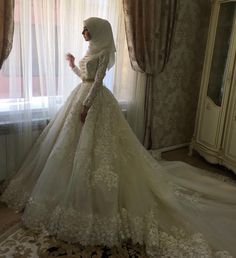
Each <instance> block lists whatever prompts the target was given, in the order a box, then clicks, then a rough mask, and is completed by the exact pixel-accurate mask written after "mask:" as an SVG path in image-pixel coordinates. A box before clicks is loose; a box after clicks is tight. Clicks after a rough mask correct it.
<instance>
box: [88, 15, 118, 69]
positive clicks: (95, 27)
mask: <svg viewBox="0 0 236 258" xmlns="http://www.w3.org/2000/svg"><path fill="white" fill-rule="evenodd" d="M84 26H85V27H86V28H87V29H88V31H89V33H90V35H91V40H90V41H89V47H88V51H87V52H86V56H94V55H99V54H100V53H101V52H103V51H104V50H106V51H108V52H109V54H110V56H109V62H108V69H110V68H111V67H112V66H113V65H114V63H115V51H116V48H115V42H114V38H113V34H112V28H111V24H110V23H109V22H108V21H107V20H105V19H101V18H98V17H90V18H88V19H87V20H85V21H84Z"/></svg>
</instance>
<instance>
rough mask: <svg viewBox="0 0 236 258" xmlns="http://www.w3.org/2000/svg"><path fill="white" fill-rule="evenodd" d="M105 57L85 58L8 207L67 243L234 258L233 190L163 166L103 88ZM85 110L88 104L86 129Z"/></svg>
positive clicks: (15, 182)
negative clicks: (130, 244) (127, 245)
mask: <svg viewBox="0 0 236 258" xmlns="http://www.w3.org/2000/svg"><path fill="white" fill-rule="evenodd" d="M108 59H109V57H108V54H107V53H106V52H104V53H102V54H101V55H99V56H97V57H96V56H95V57H94V58H92V59H89V58H86V57H85V58H83V59H82V60H81V61H80V65H79V68H77V67H76V68H75V69H74V71H75V72H76V73H77V74H78V75H79V76H80V77H81V79H82V80H83V82H82V83H81V84H80V85H79V86H77V87H76V88H75V89H74V90H73V91H72V93H71V94H70V96H69V98H68V99H67V101H66V103H65V104H64V106H63V107H62V108H61V109H60V110H59V112H58V113H57V115H56V116H55V118H54V119H52V120H51V121H50V123H49V124H48V126H47V127H46V128H45V129H44V130H43V132H42V134H41V135H40V136H39V138H38V139H37V141H36V143H35V144H34V146H33V148H32V150H31V152H30V153H29V155H28V157H27V158H26V160H25V161H24V163H23V164H22V166H21V168H20V170H19V171H18V173H17V174H16V175H15V176H14V178H13V179H12V180H11V181H10V184H9V185H8V187H7V188H6V190H5V192H4V193H3V195H2V197H1V200H3V201H4V202H6V203H7V204H8V205H9V206H11V207H13V208H14V209H17V210H23V209H24V213H23V223H24V224H25V225H26V226H27V227H29V228H32V229H39V230H40V229H46V230H47V231H48V232H49V233H50V234H53V235H55V236H56V237H58V238H59V239H62V240H65V241H68V242H72V243H74V242H79V243H81V244H83V245H97V244H101V245H107V246H113V245H120V244H121V243H122V242H123V241H126V240H129V239H131V240H132V241H133V242H134V243H137V242H139V243H141V244H145V246H146V251H147V253H148V254H149V255H150V256H151V257H176V258H177V257H178V258H180V257H196V258H200V257H204V258H206V257H224V258H225V257H234V256H235V257H236V186H235V185H234V184H233V183H230V182H228V183H226V182H222V181H219V180H217V179H214V178H212V177H207V176H204V175H203V173H202V171H201V170H200V169H197V168H194V167H192V166H190V165H187V164H185V163H182V162H164V164H163V165H160V164H159V163H158V162H157V161H156V160H155V159H153V158H152V156H151V155H150V154H149V153H148V152H147V151H146V150H145V149H144V148H143V147H142V145H141V144H140V143H139V141H138V140H137V138H136V137H135V136H134V134H133V132H132V130H131V129H130V127H129V125H128V124H127V122H126V120H125V118H124V117H123V114H122V113H121V111H120V108H119V105H118V103H117V101H116V100H115V98H114V97H113V95H112V94H111V92H110V91H109V90H108V89H107V88H105V87H104V86H102V79H103V77H104V76H105V72H106V69H107V62H108ZM82 104H86V105H88V106H90V109H89V112H88V115H87V118H86V121H85V123H84V124H82V123H81V121H80V113H81V109H82Z"/></svg>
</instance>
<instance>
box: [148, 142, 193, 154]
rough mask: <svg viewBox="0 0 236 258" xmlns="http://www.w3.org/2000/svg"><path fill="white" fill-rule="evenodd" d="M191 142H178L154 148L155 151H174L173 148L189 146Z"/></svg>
mask: <svg viewBox="0 0 236 258" xmlns="http://www.w3.org/2000/svg"><path fill="white" fill-rule="evenodd" d="M189 144H190V142H186V143H181V144H176V145H172V146H168V147H163V148H160V149H153V150H152V151H153V152H160V153H162V152H166V151H172V150H177V149H180V148H183V147H187V146H189Z"/></svg>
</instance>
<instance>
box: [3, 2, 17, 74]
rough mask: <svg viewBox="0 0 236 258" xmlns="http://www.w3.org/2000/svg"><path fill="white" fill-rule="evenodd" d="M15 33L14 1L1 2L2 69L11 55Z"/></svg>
mask: <svg viewBox="0 0 236 258" xmlns="http://www.w3.org/2000/svg"><path fill="white" fill-rule="evenodd" d="M13 31H14V0H0V69H1V67H2V64H3V62H4V60H5V59H6V58H7V57H8V55H9V54H10V51H11V48H12V41H13Z"/></svg>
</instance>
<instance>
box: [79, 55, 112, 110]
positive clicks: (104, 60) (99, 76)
mask: <svg viewBox="0 0 236 258" xmlns="http://www.w3.org/2000/svg"><path fill="white" fill-rule="evenodd" d="M108 62H109V53H103V54H102V55H101V56H100V57H99V60H98V69H97V72H96V75H95V79H94V83H93V85H92V87H91V89H90V91H89V93H88V95H87V97H86V98H85V100H84V102H83V105H84V106H86V107H90V106H91V105H92V103H93V100H94V98H95V96H96V95H97V92H98V91H99V89H100V88H101V87H102V81H103V78H104V77H105V74H106V70H107V65H108Z"/></svg>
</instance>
